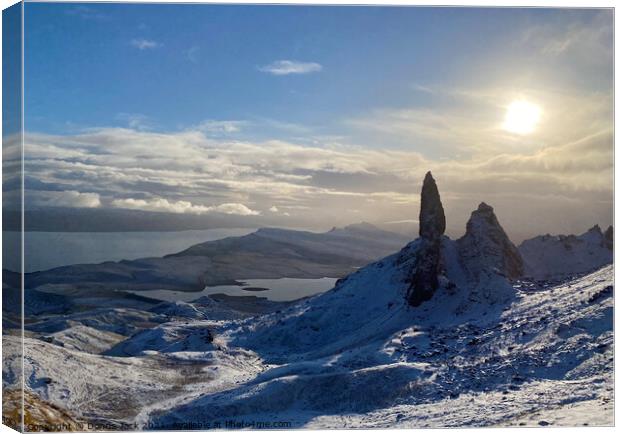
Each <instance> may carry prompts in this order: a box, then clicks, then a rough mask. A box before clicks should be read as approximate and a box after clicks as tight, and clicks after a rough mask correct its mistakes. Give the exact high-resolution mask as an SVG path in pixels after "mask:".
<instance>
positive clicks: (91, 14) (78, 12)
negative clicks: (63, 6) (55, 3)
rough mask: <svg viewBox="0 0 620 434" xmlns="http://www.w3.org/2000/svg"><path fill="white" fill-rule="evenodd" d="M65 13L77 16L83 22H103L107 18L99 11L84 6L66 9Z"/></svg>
mask: <svg viewBox="0 0 620 434" xmlns="http://www.w3.org/2000/svg"><path fill="white" fill-rule="evenodd" d="M65 13H66V14H67V15H73V16H77V17H80V18H82V19H85V20H105V19H107V18H108V15H106V14H104V13H102V12H100V11H99V10H96V9H94V8H91V7H88V6H84V5H79V6H75V7H73V8H70V9H67V10H66V12H65Z"/></svg>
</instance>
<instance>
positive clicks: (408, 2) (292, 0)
mask: <svg viewBox="0 0 620 434" xmlns="http://www.w3.org/2000/svg"><path fill="white" fill-rule="evenodd" d="M27 1H28V2H33V3H35V2H39V3H40V2H46V1H45V0H27ZM48 2H50V3H53V1H48ZM16 3H18V2H17V1H15V0H0V6H1V8H2V9H5V8H7V7H9V6H12V5H14V4H16ZM63 3H179V4H184V3H185V4H200V3H204V4H272V5H274V4H280V5H282V4H289V5H374V6H444V7H448V6H457V7H458V6H465V7H467V6H477V7H555V8H613V9H614V125H616V124H618V121H619V114H618V111H617V110H615V109H616V100H615V81H616V80H615V79H616V73H617V71H618V68H617V66H618V65H617V56H615V53H616V47H618V33H617V32H615V4H614V1H612V0H589V1H583V0H563V1H557V0H556V1H552V0H540V1H505V0H503V1H502V0H477V1H450V0H448V1H433V0H426V1H424V0H422V1H420V0H389V1H382V0H377V1H375V2H370V1H360V0H314V1H312V2H310V1H303V0H288V1H277V0H275V1H273V0H272V1H261V0H244V1H237V2H234V1H226V0H220V1H192V0H184V1H183V0H167V1H161V0H154V1H153V0H132V1H122V0H109V1H94V0H82V1H71V0H69V1H63ZM22 7H23V6H22ZM23 25H24V14H23V9H22V41H23V32H24V27H23ZM1 30H2V24H1V20H0V39H1V34H2V32H1ZM23 47H24V44H23V42H22V85H23V80H24V78H23V77H24V75H23V74H24V69H23V66H24V64H23ZM1 55H2V48H1V44H0V58H1ZM0 78H1V71H0ZM1 94H2V90H1V87H0V97H1ZM23 98H24V92H23V87H22V170H23V167H24V166H23V164H24V163H23V134H24V131H25V130H24V128H25V126H24V122H23V120H24V118H23V113H24V100H23ZM1 132H2V128H1V126H0V137H1ZM615 143H616V137H615V134H614V227H615V228H616V229H617V228H618V221H617V220H616V217H617V216H618V210H619V208H620V204H619V203H618V202H617V201H616V194H615V193H616V192H617V191H619V190H618V187H619V186H620V181H619V180H618V178H616V177H615V168H616V167H617V165H618V157H617V155H616V153H615ZM1 173H2V172H1V169H0V177H1ZM22 175H23V172H22ZM0 197H1V192H0ZM22 207H23V176H22ZM0 221H1V215H0ZM23 224H24V222H23V212H22V225H23ZM0 241H1V235H0ZM22 246H23V232H22ZM614 253H615V254H614V263H615V264H618V259H619V258H620V253H619V252H618V249H615V252H614ZM1 263H2V253H0V265H1ZM23 267H24V249H23V248H22V269H23ZM618 272H619V271H618V268H617V267H616V268H615V269H614V283H615V281H617V277H618ZM22 297H23V293H22ZM0 306H1V300H0ZM22 321H23V303H22ZM617 326H618V315H617V313H616V314H615V315H614V333H615V330H618V327H617ZM22 335H23V329H22ZM614 352H615V357H616V360H617V355H618V354H617V346H614ZM0 354H1V348H0ZM23 374H24V373H23V372H22V376H23ZM614 374H615V365H614ZM22 381H23V379H22ZM614 383H615V384H614V388H615V389H614V392H615V391H617V390H618V384H619V378H618V376H615V375H614ZM22 384H24V383H22ZM614 398H615V393H614ZM22 399H23V398H22ZM614 403H615V402H614ZM0 407H1V406H0ZM22 408H23V407H22ZM617 411H618V408H617V407H616V406H614V416H615V421H617V420H618V419H617ZM553 428H555V427H547V428H546V429H553ZM558 428H559V427H558ZM474 429H478V428H474ZM474 429H471V428H455V429H443V428H438V429H432V432H435V433H446V434H447V433H453V432H455V431H456V432H459V431H464V432H474V431H473V430H474ZM540 429H545V428H485V429H484V432H485V433H490V434H494V433H505V432H515V433H522V432H533V431H534V430H536V432H540V431H539V430H540ZM559 429H561V431H558V429H556V430H555V431H556V432H562V433H594V432H609V433H611V432H615V428H614V427H609V428H598V427H571V428H565V427H562V428H559ZM300 431H304V430H295V431H290V432H300ZM313 431H314V432H318V433H324V434H332V433H348V432H350V431H349V430H340V429H338V430H313ZM383 431H387V430H384V429H377V430H356V432H363V433H376V432H383ZM392 431H393V432H396V433H407V434H413V433H414V432H418V431H420V430H419V429H398V430H392ZM425 431H430V430H425ZM14 432H15V431H14V430H12V429H10V428H8V427H7V426H4V425H0V434H3V433H14ZM169 432H175V433H176V432H179V433H180V432H181V431H169ZM196 432H198V431H196ZM253 432H266V431H253ZM269 432H271V431H269ZM275 432H283V431H275Z"/></svg>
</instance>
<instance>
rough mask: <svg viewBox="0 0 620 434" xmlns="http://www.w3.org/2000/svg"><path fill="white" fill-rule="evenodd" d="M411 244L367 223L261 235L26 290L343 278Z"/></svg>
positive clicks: (74, 274)
mask: <svg viewBox="0 0 620 434" xmlns="http://www.w3.org/2000/svg"><path fill="white" fill-rule="evenodd" d="M406 242H407V239H406V238H405V237H404V236H402V235H399V234H393V233H390V232H386V231H383V230H381V229H378V228H376V227H374V226H372V225H370V224H367V223H364V224H359V225H351V226H347V227H345V228H334V229H332V230H330V231H329V232H325V233H313V232H306V231H294V230H287V229H273V228H266V229H260V230H258V231H256V232H254V233H251V234H249V235H245V236H241V237H228V238H224V239H221V240H215V241H208V242H205V243H201V244H197V245H195V246H192V247H190V248H188V249H186V250H184V251H182V252H179V253H176V254H172V255H168V256H165V257H163V258H144V259H136V260H132V261H120V262H104V263H102V264H77V265H70V266H66V267H59V268H55V269H52V270H48V271H42V272H35V273H29V274H27V275H26V286H27V287H30V288H35V287H38V286H41V285H45V284H54V285H63V286H65V287H67V286H69V287H73V288H74V287H80V288H91V289H92V288H114V289H133V290H144V289H177V290H187V291H192V290H195V291H197V290H201V289H203V288H204V287H205V286H206V285H210V286H213V285H220V284H235V283H237V282H238V281H240V280H244V279H261V278H264V279H274V278H281V277H296V278H320V277H343V276H346V275H347V274H349V273H351V272H352V271H355V270H356V269H357V268H359V267H361V266H364V265H366V264H368V263H369V262H371V261H374V260H376V259H379V258H381V257H383V256H386V255H388V254H390V253H393V252H395V251H397V250H399V249H400V248H401V247H402V246H403V245H404V244H406Z"/></svg>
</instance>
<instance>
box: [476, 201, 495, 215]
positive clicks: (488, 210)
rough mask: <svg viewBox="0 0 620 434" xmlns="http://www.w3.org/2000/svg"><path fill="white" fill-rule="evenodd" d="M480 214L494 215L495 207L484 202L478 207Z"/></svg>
mask: <svg viewBox="0 0 620 434" xmlns="http://www.w3.org/2000/svg"><path fill="white" fill-rule="evenodd" d="M477 211H478V212H484V213H492V212H493V207H492V206H490V205H487V204H486V203H484V202H480V205H478V210H477Z"/></svg>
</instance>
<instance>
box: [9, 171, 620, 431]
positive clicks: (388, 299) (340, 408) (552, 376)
mask: <svg viewBox="0 0 620 434" xmlns="http://www.w3.org/2000/svg"><path fill="white" fill-rule="evenodd" d="M425 187H426V188H423V196H422V204H423V205H422V207H421V212H420V222H421V228H420V237H419V238H418V239H417V240H415V241H412V242H410V243H409V244H407V245H406V246H405V247H404V248H402V249H401V250H400V251H398V252H396V253H393V254H391V255H389V256H387V257H385V258H383V259H381V260H379V261H376V262H374V263H372V264H370V265H367V266H365V267H362V268H360V269H358V270H357V271H355V272H353V273H352V274H350V275H349V276H347V277H346V278H343V279H340V280H339V281H338V282H337V284H336V286H335V287H334V288H333V289H332V290H330V291H327V292H325V293H323V294H320V295H317V296H314V297H310V298H307V299H303V300H300V301H298V302H296V303H288V304H282V305H280V306H279V308H276V309H270V310H267V312H268V313H266V314H263V315H251V314H250V315H248V313H247V312H246V313H243V312H238V311H235V310H234V309H231V307H230V306H231V305H230V304H227V301H226V299H222V300H220V299H216V298H212V297H203V298H201V299H199V300H196V301H194V302H191V303H161V304H159V305H156V306H152V307H147V305H146V304H145V302H144V301H143V307H142V308H137V307H135V308H132V309H122V308H118V307H116V308H98V309H91V310H90V311H86V312H84V311H82V312H73V313H69V314H66V315H64V316H63V317H62V320H61V319H60V318H58V317H57V316H55V315H54V314H53V313H50V314H46V313H45V312H47V311H46V310H45V309H39V311H40V312H44V313H43V314H40V315H38V316H34V317H32V318H30V319H29V321H28V327H27V329H28V331H27V338H26V339H25V342H24V350H25V352H26V359H25V365H24V369H25V372H24V374H25V378H26V383H27V384H26V385H27V389H28V391H29V393H32V394H33V396H36V397H37V398H38V399H40V400H41V402H43V403H45V404H46V405H49V406H50V407H53V408H58V409H62V411H64V412H65V413H66V417H67V418H71V419H72V420H88V421H105V422H106V423H109V424H112V425H114V426H117V427H124V426H132V427H135V428H137V429H206V428H218V426H217V425H214V424H216V423H220V424H221V425H219V428H248V427H255V428H256V427H263V428H264V427H276V428H281V427H288V428H345V427H346V428H387V427H399V428H406V427H409V428H414V427H472V426H513V425H516V426H523V425H528V426H546V425H557V426H567V425H571V426H574V425H579V426H581V425H611V424H613V393H614V389H613V266H610V265H607V266H604V267H602V268H600V269H599V270H597V271H594V272H592V273H590V274H587V275H585V276H581V277H574V276H572V277H570V276H569V277H567V279H566V280H565V281H564V282H562V283H550V284H545V285H538V283H537V282H535V281H532V280H528V279H526V278H525V277H524V263H523V259H522V258H521V256H520V254H519V251H518V250H517V248H516V247H515V246H514V245H513V244H512V242H511V241H510V240H509V239H508V237H507V236H506V234H505V232H504V231H503V229H502V227H501V225H500V223H499V221H498V220H497V218H496V216H495V215H494V212H493V208H492V207H491V206H489V205H487V204H485V203H481V204H480V206H479V207H478V208H477V209H476V210H474V211H473V212H472V215H471V218H470V220H469V222H468V224H467V228H466V232H465V235H464V236H463V237H461V238H460V239H458V240H451V239H450V238H448V237H446V236H445V235H443V230H444V229H445V224H444V221H445V220H444V219H445V216H444V213H443V207H442V205H441V200H440V197H439V193H438V190H437V188H436V185H435V182H434V180H433V179H432V176H430V174H429V175H427V178H426V179H425ZM311 241H312V240H309V241H308V243H310V244H311ZM305 247H306V248H308V245H306V246H305ZM421 291H422V292H421ZM53 302H54V303H57V301H56V300H53ZM5 345H6V347H5V348H6V351H5V355H6V356H5V357H6V363H5V365H4V371H3V379H4V382H5V387H7V388H8V389H9V390H10V389H11V388H14V387H15V385H16V384H17V381H18V378H19V376H18V373H19V372H20V369H21V359H20V358H19V357H17V356H16V354H17V353H18V352H19V349H20V348H21V342H20V340H19V339H18V338H17V337H13V336H7V335H5ZM59 361H62V363H59ZM230 421H233V422H232V425H231V426H226V424H227V423H231V422H230ZM257 423H258V424H260V426H257V425H256V424H257ZM264 424H272V425H264Z"/></svg>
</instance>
